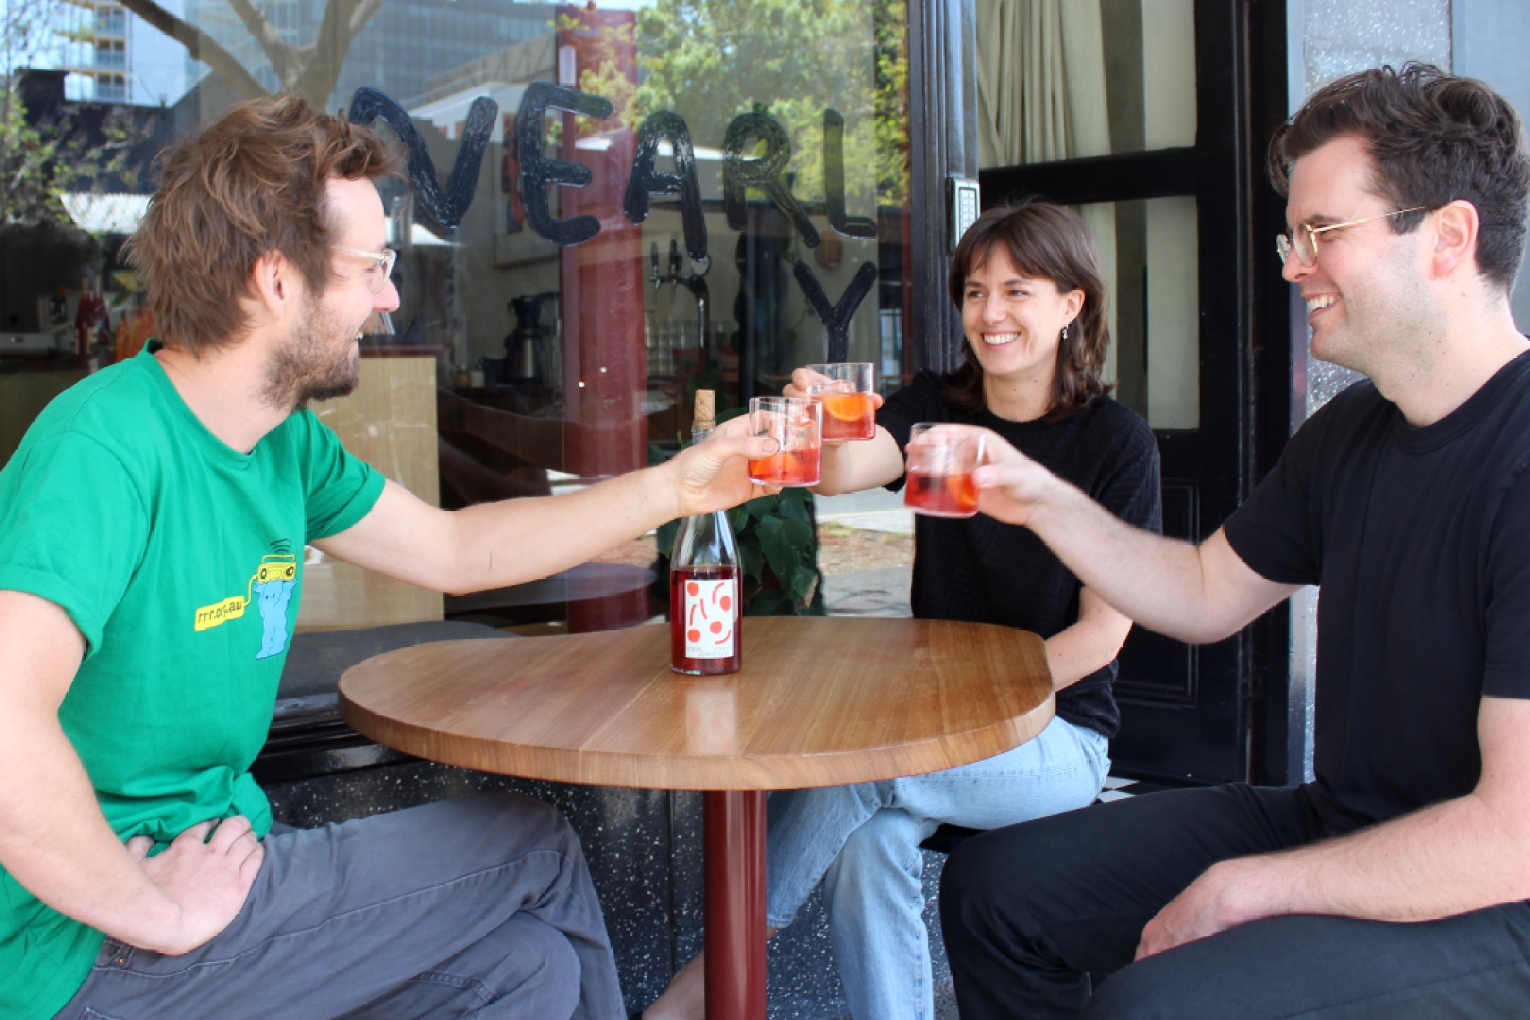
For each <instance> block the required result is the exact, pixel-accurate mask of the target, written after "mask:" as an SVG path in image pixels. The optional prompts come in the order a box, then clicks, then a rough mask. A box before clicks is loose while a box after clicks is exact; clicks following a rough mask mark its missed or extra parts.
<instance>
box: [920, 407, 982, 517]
mask: <svg viewBox="0 0 1530 1020" xmlns="http://www.w3.org/2000/svg"><path fill="white" fill-rule="evenodd" d="M905 452H906V453H907V455H908V470H907V473H906V477H905V479H904V486H903V505H904V506H906V507H908V508H909V509H910V510H912V511H914V512H915V513H919V514H928V515H930V516H931V517H972V516H974V515H975V514H976V513H977V504H978V491H977V483H976V482H975V481H973V478H972V472H973V471H974V470H975V469H976V468H977V466H978V464H980V463H981V462H982V459H983V432H982V430H980V429H975V428H972V427H970V426H966V425H946V424H937V423H932V422H920V423H919V424H918V425H915V426H914V427H913V430H912V431H911V432H910V434H909V440H908V447H907V449H906V450H905Z"/></svg>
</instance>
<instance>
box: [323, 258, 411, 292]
mask: <svg viewBox="0 0 1530 1020" xmlns="http://www.w3.org/2000/svg"><path fill="white" fill-rule="evenodd" d="M330 250H331V251H336V252H339V253H340V254H341V255H354V256H356V257H357V258H363V259H371V260H372V262H373V263H374V264H375V267H376V269H377V270H378V271H377V272H376V273H373V272H371V271H370V270H368V273H367V289H368V290H370V291H371V292H372V293H373V294H381V293H382V292H383V288H384V287H386V286H387V285H388V280H389V279H390V278H391V277H392V276H393V263H395V262H397V261H398V252H396V251H394V250H393V249H392V248H384V249H383V250H382V251H362V250H361V249H359V248H340V247H333V248H331V249H330Z"/></svg>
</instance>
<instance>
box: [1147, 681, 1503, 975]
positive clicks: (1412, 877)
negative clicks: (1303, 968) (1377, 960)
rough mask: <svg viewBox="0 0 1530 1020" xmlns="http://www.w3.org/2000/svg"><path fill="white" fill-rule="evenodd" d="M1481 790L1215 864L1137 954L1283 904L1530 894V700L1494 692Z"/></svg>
mask: <svg viewBox="0 0 1530 1020" xmlns="http://www.w3.org/2000/svg"><path fill="white" fill-rule="evenodd" d="M1477 739H1478V744H1479V745H1480V747H1481V751H1482V775H1481V777H1480V778H1479V779H1478V781H1477V785H1476V787H1475V788H1474V789H1473V790H1472V792H1471V793H1469V794H1467V795H1466V796H1464V797H1457V798H1455V799H1454V800H1447V801H1443V802H1441V803H1439V804H1434V805H1431V806H1430V807H1427V808H1424V809H1422V810H1420V811H1415V812H1414V813H1413V814H1410V815H1404V816H1403V817H1401V818H1394V819H1393V820H1391V821H1389V822H1384V823H1382V824H1380V825H1374V826H1371V827H1370V828H1367V829H1362V830H1361V831H1359V832H1356V833H1353V834H1352V835H1349V836H1344V837H1342V838H1339V839H1331V840H1326V841H1324V842H1321V843H1314V844H1311V845H1309V846H1305V847H1302V848H1300V849H1296V850H1290V851H1286V852H1284V853H1276V854H1263V855H1260V856H1257V857H1241V858H1235V859H1233V860H1230V861H1223V862H1222V863H1220V864H1217V865H1214V866H1212V867H1211V868H1209V869H1207V871H1206V873H1205V874H1204V875H1202V876H1201V877H1200V878H1198V879H1196V881H1195V882H1194V883H1192V884H1191V885H1190V886H1189V888H1187V889H1186V890H1185V891H1184V892H1182V893H1181V894H1180V895H1179V896H1178V897H1176V898H1175V899H1174V900H1173V901H1171V902H1170V903H1169V904H1168V905H1167V906H1165V907H1164V908H1163V910H1162V911H1160V912H1159V914H1158V916H1157V917H1155V918H1154V919H1153V920H1152V921H1151V922H1150V923H1149V924H1148V926H1147V928H1145V929H1144V930H1143V933H1142V943H1141V945H1140V947H1139V948H1138V951H1137V955H1138V958H1141V957H1143V956H1151V955H1152V954H1154V953H1159V952H1162V951H1163V950H1165V949H1170V948H1173V947H1174V946H1177V945H1180V944H1182V943H1185V942H1189V941H1192V940H1194V939H1198V938H1205V937H1206V936H1208V935H1214V934H1216V933H1217V932H1219V931H1223V930H1225V929H1227V928H1231V927H1233V926H1234V925H1238V924H1243V923H1245V922H1247V921H1253V920H1258V919H1259V918H1263V917H1274V916H1279V915H1283V914H1329V915H1334V916H1339V917H1359V918H1366V919H1370V920H1376V921H1428V920H1433V919H1435V918H1440V917H1449V916H1451V915H1453V914H1461V913H1465V912H1466V911H1468V910H1477V909H1479V908H1482V907H1490V906H1494V905H1496V904H1499V903H1511V902H1515V901H1518V900H1523V899H1530V700H1521V699H1515V698H1483V699H1482V704H1481V707H1480V709H1479V710H1478V714H1477Z"/></svg>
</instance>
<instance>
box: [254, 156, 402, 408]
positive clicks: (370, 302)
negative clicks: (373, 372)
mask: <svg viewBox="0 0 1530 1020" xmlns="http://www.w3.org/2000/svg"><path fill="white" fill-rule="evenodd" d="M326 192H327V205H326V208H325V215H327V216H328V217H329V219H330V222H331V224H332V226H333V228H334V229H333V237H334V246H335V247H337V248H352V249H355V250H357V251H376V252H381V251H382V250H383V247H384V243H385V239H386V237H387V227H386V220H385V218H384V216H383V207H382V199H380V198H379V197H378V195H377V189H376V188H375V187H373V185H372V182H371V181H368V180H355V181H353V180H347V179H346V178H343V177H335V178H331V179H330V181H329V184H328V186H327V187H326ZM330 258H331V260H332V261H331V265H332V267H333V273H332V275H331V278H330V281H329V286H328V287H327V288H326V289H325V291H324V293H323V294H317V295H316V294H313V293H312V292H304V296H303V301H302V305H301V314H299V315H297V316H296V317H295V319H294V321H293V324H292V327H291V330H290V332H289V334H288V337H287V339H286V340H285V341H284V342H283V343H281V344H280V345H278V346H277V347H275V348H274V349H273V351H272V353H271V356H270V359H269V360H268V362H267V366H266V384H265V389H264V392H265V398H266V401H267V402H268V403H270V404H271V405H272V406H274V407H302V406H304V405H306V404H307V403H308V402H309V401H310V400H328V399H330V398H331V397H340V396H344V395H346V394H347V393H350V392H351V391H352V390H354V389H355V388H356V384H357V383H358V382H359V381H360V378H361V364H360V355H361V352H360V341H361V334H362V328H363V327H364V326H365V325H366V322H367V320H368V319H370V318H371V317H372V316H373V315H375V314H377V313H378V312H388V311H392V310H393V309H395V308H397V307H398V292H397V291H396V290H394V287H393V282H392V281H391V280H388V281H381V282H382V287H381V288H380V290H379V291H378V292H377V293H375V294H374V293H373V292H372V286H373V285H374V284H375V283H377V282H379V281H377V279H376V277H377V275H378V274H380V273H381V272H382V269H381V267H380V266H378V265H377V263H376V262H374V261H372V260H370V259H366V258H363V257H361V256H357V255H346V254H342V253H339V252H333V253H331V256H330Z"/></svg>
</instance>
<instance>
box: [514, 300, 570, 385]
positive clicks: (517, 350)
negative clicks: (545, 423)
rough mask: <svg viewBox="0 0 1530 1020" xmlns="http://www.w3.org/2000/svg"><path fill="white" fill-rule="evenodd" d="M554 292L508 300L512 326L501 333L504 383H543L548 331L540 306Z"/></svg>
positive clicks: (544, 380)
mask: <svg viewBox="0 0 1530 1020" xmlns="http://www.w3.org/2000/svg"><path fill="white" fill-rule="evenodd" d="M557 296H558V291H555V290H549V291H543V292H542V293H540V294H522V295H521V296H520V297H515V298H511V299H510V311H511V312H512V313H513V314H514V315H515V328H514V329H512V330H511V331H510V332H509V333H508V334H507V335H506V336H505V362H504V365H505V375H506V376H507V381H508V382H514V383H523V384H530V385H542V384H544V383H547V382H548V381H549V380H548V379H547V365H548V357H547V353H548V352H547V349H546V342H547V340H549V339H552V338H551V337H549V335H548V334H549V330H548V329H547V328H546V327H545V326H543V325H542V308H543V305H544V303H545V302H546V301H547V299H548V298H556V297H557Z"/></svg>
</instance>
